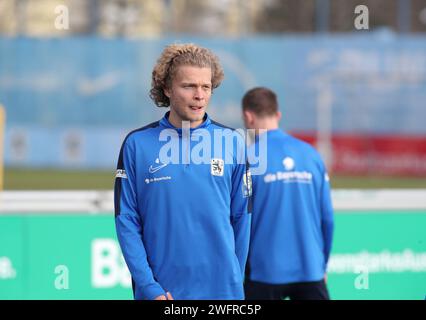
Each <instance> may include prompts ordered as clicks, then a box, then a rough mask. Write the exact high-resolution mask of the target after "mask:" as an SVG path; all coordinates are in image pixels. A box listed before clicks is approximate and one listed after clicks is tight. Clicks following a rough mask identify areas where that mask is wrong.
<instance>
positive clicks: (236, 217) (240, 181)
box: [231, 149, 252, 275]
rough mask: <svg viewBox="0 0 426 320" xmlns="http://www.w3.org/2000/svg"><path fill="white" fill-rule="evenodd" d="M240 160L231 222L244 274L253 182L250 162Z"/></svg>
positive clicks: (234, 187) (236, 174)
mask: <svg viewBox="0 0 426 320" xmlns="http://www.w3.org/2000/svg"><path fill="white" fill-rule="evenodd" d="M244 150H245V149H244ZM244 157H245V153H244ZM239 160H240V161H237V164H236V165H235V166H234V172H233V174H232V194H231V224H232V228H233V229H234V239H235V253H236V255H237V258H238V261H239V263H240V268H241V274H242V275H244V270H245V266H246V261H247V255H248V250H249V240H250V225H251V194H252V183H251V174H250V170H249V165H248V163H247V162H246V161H245V158H243V159H241V157H240V159H239Z"/></svg>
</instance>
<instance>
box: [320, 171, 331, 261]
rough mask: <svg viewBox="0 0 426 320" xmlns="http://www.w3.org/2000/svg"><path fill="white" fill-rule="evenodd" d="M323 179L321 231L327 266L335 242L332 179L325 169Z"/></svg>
mask: <svg viewBox="0 0 426 320" xmlns="http://www.w3.org/2000/svg"><path fill="white" fill-rule="evenodd" d="M322 178H323V181H322V186H321V192H320V201H321V205H320V208H321V230H322V236H323V242H324V262H325V266H327V263H328V260H329V257H330V252H331V246H332V242H333V232H334V217H333V205H332V200H331V191H330V181H329V180H330V179H329V177H328V174H327V171H326V170H325V168H323V171H322Z"/></svg>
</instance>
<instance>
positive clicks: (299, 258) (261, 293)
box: [242, 88, 333, 300]
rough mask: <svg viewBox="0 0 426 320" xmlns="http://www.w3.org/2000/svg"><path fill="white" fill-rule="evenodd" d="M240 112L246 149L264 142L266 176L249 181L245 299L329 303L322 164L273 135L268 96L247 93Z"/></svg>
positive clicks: (328, 205) (275, 118) (274, 114)
mask: <svg viewBox="0 0 426 320" xmlns="http://www.w3.org/2000/svg"><path fill="white" fill-rule="evenodd" d="M242 112H243V119H244V123H245V126H246V127H247V128H248V129H255V130H257V135H256V138H255V143H254V145H252V146H251V148H256V144H258V143H259V141H260V139H267V141H266V142H267V170H266V173H265V174H264V175H253V198H252V199H253V216H252V227H251V239H250V249H249V258H248V261H247V268H246V278H245V293H246V299H271V300H277V299H284V298H290V299H297V300H303V299H318V300H320V299H329V294H328V290H327V287H326V284H325V279H326V267H327V262H328V258H329V255H330V250H331V245H332V236H333V208H332V202H331V197H330V185H329V179H328V175H327V171H326V168H325V166H324V163H323V161H322V160H321V157H320V155H319V154H318V153H317V152H316V150H315V149H314V148H313V147H311V146H310V145H309V144H307V143H305V142H302V141H301V140H298V139H296V138H294V137H292V136H290V135H289V134H287V133H285V132H283V131H282V130H280V129H279V121H280V118H281V113H280V112H279V108H278V102H277V97H276V95H275V93H274V92H273V91H271V90H269V89H267V88H254V89H252V90H250V91H248V92H247V93H246V94H245V95H244V97H243V99H242ZM259 129H267V131H266V132H265V133H260V131H259ZM249 154H250V153H249Z"/></svg>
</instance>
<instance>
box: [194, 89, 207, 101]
mask: <svg viewBox="0 0 426 320" xmlns="http://www.w3.org/2000/svg"><path fill="white" fill-rule="evenodd" d="M204 97H205V93H204V90H203V88H201V87H197V88H196V89H195V95H194V98H195V99H196V100H203V99H204Z"/></svg>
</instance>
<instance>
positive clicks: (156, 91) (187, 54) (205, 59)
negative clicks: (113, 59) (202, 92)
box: [149, 43, 224, 107]
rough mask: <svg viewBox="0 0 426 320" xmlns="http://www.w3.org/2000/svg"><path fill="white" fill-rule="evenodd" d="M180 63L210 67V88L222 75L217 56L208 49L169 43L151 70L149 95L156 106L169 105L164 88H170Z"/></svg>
mask: <svg viewBox="0 0 426 320" xmlns="http://www.w3.org/2000/svg"><path fill="white" fill-rule="evenodd" d="M182 65H189V66H196V67H200V68H206V67H207V68H211V71H212V89H215V88H217V87H218V86H219V85H220V83H221V82H222V80H223V77H224V73H223V69H222V67H221V65H220V63H219V59H218V57H217V56H216V55H214V54H213V53H212V52H211V51H210V50H208V49H206V48H202V47H199V46H197V45H195V44H192V43H189V44H172V45H169V46H167V47H166V48H165V49H164V50H163V52H162V54H161V56H160V58H158V60H157V64H156V65H155V67H154V70H152V82H151V90H150V94H149V96H150V97H151V99H152V100H153V101H154V103H155V104H156V105H157V106H158V107H168V106H170V100H169V98H168V97H167V96H166V95H165V94H164V89H166V88H170V86H171V82H172V79H173V78H174V76H175V75H176V71H177V69H178V67H179V66H182Z"/></svg>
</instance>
